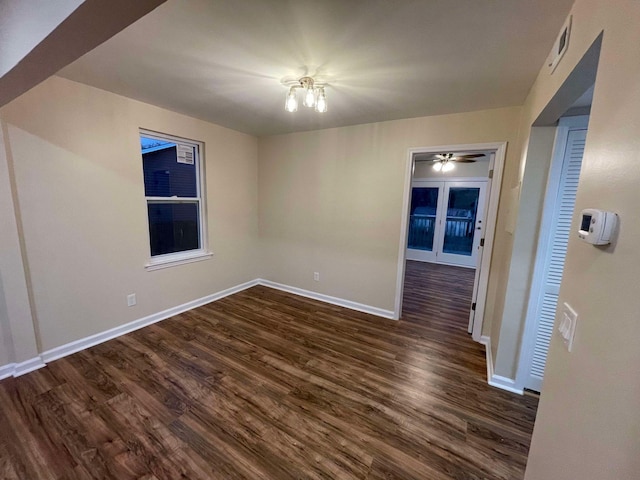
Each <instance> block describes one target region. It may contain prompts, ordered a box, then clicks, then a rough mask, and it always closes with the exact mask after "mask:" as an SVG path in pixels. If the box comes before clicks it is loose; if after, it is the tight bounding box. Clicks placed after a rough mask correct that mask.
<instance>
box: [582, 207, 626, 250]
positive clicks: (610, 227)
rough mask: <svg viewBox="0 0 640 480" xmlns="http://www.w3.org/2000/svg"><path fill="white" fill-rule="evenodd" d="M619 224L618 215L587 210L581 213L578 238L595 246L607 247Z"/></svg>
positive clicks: (593, 209)
mask: <svg viewBox="0 0 640 480" xmlns="http://www.w3.org/2000/svg"><path fill="white" fill-rule="evenodd" d="M617 224H618V214H617V213H613V212H605V211H604V210H596V209H595V208H587V209H586V210H582V212H581V213H580V230H578V237H579V238H580V239H581V240H584V241H585V242H588V243H592V244H593V245H607V244H609V243H611V238H612V237H613V233H614V231H615V229H616V225H617Z"/></svg>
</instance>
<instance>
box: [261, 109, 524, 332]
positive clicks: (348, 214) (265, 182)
mask: <svg viewBox="0 0 640 480" xmlns="http://www.w3.org/2000/svg"><path fill="white" fill-rule="evenodd" d="M519 115H520V109H519V108H518V107H515V108H504V109H496V110H485V111H480V112H471V113H464V114H454V115H442V116H434V117H423V118H414V119H407V120H396V121H390V122H383V123H374V124H366V125H357V126H352V127H343V128H334V129H327V130H319V131H313V132H304V133H293V134H288V135H279V136H274V137H266V138H261V139H260V141H259V164H260V168H259V199H260V206H259V212H260V213H259V217H260V237H261V242H262V252H263V255H262V258H263V263H262V273H263V276H264V277H265V278H268V279H269V280H272V281H276V282H280V283H284V284H287V285H292V286H295V287H299V288H304V289H307V290H312V291H316V292H319V293H322V294H326V295H331V296H335V297H339V298H343V299H347V300H350V301H355V302H359V303H362V304H365V305H369V306H373V307H377V308H381V309H384V310H393V308H394V300H395V289H396V276H397V264H398V251H399V247H400V226H401V220H402V201H403V198H402V197H403V193H404V192H403V191H404V179H405V178H404V177H405V166H406V162H407V154H408V153H407V151H408V149H409V148H410V147H428V146H435V145H455V144H468V143H489V142H501V141H507V142H509V146H508V152H507V160H506V163H507V165H506V169H505V177H517V174H518V169H517V157H516V156H515V153H516V152H517V150H518V149H517V147H516V144H517V134H518V131H517V126H518V120H519V118H520V117H519ZM500 208H501V209H502V208H503V207H502V205H501V206H500ZM509 242H510V235H507V234H506V233H505V231H504V225H503V224H502V223H501V222H500V221H499V222H498V232H497V235H496V241H495V248H494V252H495V256H497V257H499V256H501V255H502V254H503V252H505V251H508V250H509V245H508V244H509ZM500 262H502V260H500ZM313 272H320V278H321V280H320V282H315V281H313ZM492 281H494V280H493V279H490V285H491V282H492ZM494 291H495V289H494ZM494 300H495V299H490V300H489V301H488V304H489V307H488V308H491V306H492V305H494V304H495V301H494ZM488 311H489V314H488V315H486V318H488V319H491V318H492V311H491V310H488Z"/></svg>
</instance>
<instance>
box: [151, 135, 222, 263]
mask: <svg viewBox="0 0 640 480" xmlns="http://www.w3.org/2000/svg"><path fill="white" fill-rule="evenodd" d="M140 149H141V152H142V170H143V174H144V194H145V198H146V202H147V215H148V219H149V246H150V252H151V260H150V261H149V263H148V264H147V269H149V270H154V269H156V268H163V267H167V266H171V265H179V264H182V263H188V262H192V261H196V260H201V259H205V258H208V257H210V256H211V253H209V252H207V249H206V242H205V231H206V229H205V221H204V219H205V215H204V211H205V205H204V201H203V195H202V192H203V188H202V178H203V175H202V173H203V171H202V164H201V161H200V160H201V159H200V151H201V144H200V143H198V142H194V141H191V140H185V139H182V138H177V137H172V136H168V135H163V134H158V133H151V132H146V131H141V132H140Z"/></svg>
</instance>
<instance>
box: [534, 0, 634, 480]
mask: <svg viewBox="0 0 640 480" xmlns="http://www.w3.org/2000/svg"><path fill="white" fill-rule="evenodd" d="M572 14H573V26H572V36H571V39H570V41H569V50H568V52H567V54H566V55H565V58H564V59H563V61H562V62H561V64H560V65H559V67H558V70H556V73H554V75H553V76H549V74H548V73H547V72H546V71H544V70H543V71H542V72H541V73H540V75H539V77H538V79H537V81H536V83H535V85H534V87H533V89H532V90H531V93H530V94H529V97H528V99H527V102H526V104H525V110H524V117H523V118H524V119H523V122H524V125H527V126H530V125H531V123H532V122H533V120H534V119H535V118H536V117H537V115H538V114H539V112H541V111H542V109H543V108H544V107H545V105H546V104H547V103H548V101H549V99H550V98H551V97H552V96H553V94H554V93H555V92H556V91H557V90H558V88H559V86H560V84H561V83H562V82H563V80H564V79H565V78H566V77H567V75H568V74H569V72H570V71H571V70H572V69H573V67H574V65H576V63H577V62H578V60H579V59H580V58H581V57H582V55H583V54H584V52H585V51H586V50H587V48H588V47H589V45H590V44H591V43H592V42H593V41H594V40H595V38H596V37H597V36H598V35H599V33H600V32H601V31H603V30H604V37H603V43H602V51H601V56H600V63H599V68H598V75H597V80H596V84H595V92H594V98H593V106H592V109H591V118H590V121H589V132H588V135H587V142H586V148H585V153H584V159H583V162H582V172H581V177H580V186H579V189H578V197H577V201H576V211H580V210H582V209H584V208H588V207H592V208H602V209H606V210H612V211H614V212H617V213H618V214H619V215H620V230H619V236H618V238H617V241H616V242H614V244H613V245H611V246H608V247H594V246H592V245H589V244H586V243H583V242H581V241H580V240H579V239H578V238H577V237H576V236H571V237H570V240H569V247H568V252H567V257H566V265H565V273H564V278H563V281H562V287H561V290H560V300H559V305H562V303H563V302H568V303H569V304H570V305H571V306H572V307H574V308H575V310H576V311H577V312H578V315H579V317H578V323H577V327H576V333H575V339H574V343H573V351H572V352H571V353H569V352H567V351H566V349H565V348H564V346H563V343H562V342H561V341H560V339H559V338H558V335H557V334H555V335H554V336H553V338H552V341H551V347H550V351H549V357H548V362H547V367H546V371H545V380H544V384H543V391H542V397H541V402H540V407H539V410H538V417H537V421H536V425H535V430H534V434H533V441H532V445H531V451H530V454H529V462H528V465H527V474H526V479H527V480H549V479H553V480H575V479H582V478H584V479H598V480H626V479H629V480H630V479H636V478H638V472H639V471H640V409H639V408H638V406H639V405H640V375H638V365H640V342H639V341H638V337H637V331H638V321H639V320H638V319H639V316H638V312H639V311H640V296H639V295H638V266H639V265H640V250H639V249H638V243H639V241H640V221H638V204H639V203H640V188H638V185H639V184H640V161H638V157H639V155H640V135H639V134H638V132H640V62H639V61H638V59H639V58H640V29H639V28H638V25H639V24H640V2H638V1H636V0H626V1H625V0H617V1H615V2H602V1H598V0H578V1H577V2H576V4H575V5H574V7H573V10H572ZM576 219H577V217H576ZM576 221H577V220H576Z"/></svg>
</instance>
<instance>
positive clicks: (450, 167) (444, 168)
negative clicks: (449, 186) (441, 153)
mask: <svg viewBox="0 0 640 480" xmlns="http://www.w3.org/2000/svg"><path fill="white" fill-rule="evenodd" d="M454 168H456V166H455V165H454V164H453V163H452V162H447V163H445V164H444V165H442V171H443V172H450V171H451V170H453V169H454Z"/></svg>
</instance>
